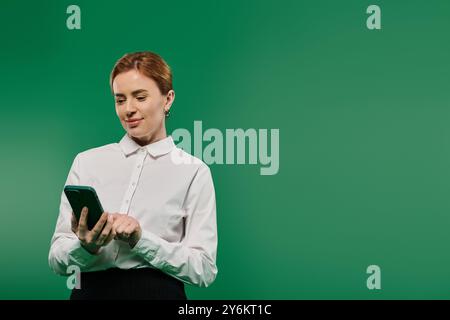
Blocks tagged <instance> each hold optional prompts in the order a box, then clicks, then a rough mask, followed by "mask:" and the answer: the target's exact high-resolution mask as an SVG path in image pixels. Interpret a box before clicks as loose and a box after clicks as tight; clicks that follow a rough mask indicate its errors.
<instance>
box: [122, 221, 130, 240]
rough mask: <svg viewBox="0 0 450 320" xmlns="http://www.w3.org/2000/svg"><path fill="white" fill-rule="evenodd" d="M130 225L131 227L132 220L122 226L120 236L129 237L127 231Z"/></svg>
mask: <svg viewBox="0 0 450 320" xmlns="http://www.w3.org/2000/svg"><path fill="white" fill-rule="evenodd" d="M130 227H131V229H133V221H130V222H128V223H127V224H126V225H125V227H124V228H123V231H122V237H124V238H125V239H128V238H129V237H130V234H131V232H127V230H128V229H130Z"/></svg>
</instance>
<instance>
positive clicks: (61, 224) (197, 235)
mask: <svg viewBox="0 0 450 320" xmlns="http://www.w3.org/2000/svg"><path fill="white" fill-rule="evenodd" d="M110 85H111V89H112V92H113V95H114V97H115V106H116V113H117V116H118V118H119V120H120V122H121V124H122V126H123V128H124V129H125V131H126V134H125V135H124V136H123V138H122V139H121V140H120V142H119V143H111V144H107V145H104V146H101V147H97V148H93V149H89V150H87V151H84V152H81V153H79V154H78V155H77V156H76V157H75V159H74V161H73V164H72V167H71V169H70V172H69V175H68V177H67V180H66V183H65V185H88V186H91V187H93V188H94V189H95V190H96V191H97V194H98V197H99V199H100V202H101V204H102V206H103V209H104V210H105V212H104V213H103V215H102V217H101V218H100V219H99V221H98V222H97V224H96V226H95V227H94V228H93V229H92V230H88V229H87V227H86V216H87V215H88V214H89V209H88V208H87V210H84V211H83V212H82V214H81V216H80V219H79V221H77V219H76V218H75V217H74V215H73V211H72V208H71V207H70V204H69V202H68V200H67V198H66V196H65V194H64V193H62V195H61V204H60V211H59V217H58V220H57V223H56V229H55V233H54V235H53V238H52V240H51V247H50V252H49V264H50V266H51V268H52V269H53V270H54V271H55V272H56V273H58V274H62V275H67V274H68V271H67V269H68V268H69V266H71V265H74V266H78V267H79V268H80V270H81V288H80V289H76V288H75V289H73V290H72V294H71V299H103V298H107V299H115V298H120V299H127V298H129V299H186V294H185V291H184V283H188V284H192V285H196V286H200V287H207V286H209V285H210V284H211V283H212V282H213V281H214V280H215V278H216V275H217V266H216V252H217V227H216V201H215V192H214V185H213V180H212V177H211V173H210V170H209V168H208V166H206V165H205V164H204V163H203V162H201V161H200V160H198V159H196V158H194V157H193V156H191V155H189V154H187V153H185V152H184V151H183V150H181V149H179V148H177V147H176V146H175V145H174V142H173V140H172V137H171V136H167V134H166V126H165V119H166V118H167V117H168V116H169V112H170V108H171V106H172V103H173V101H174V99H175V92H174V91H173V88H172V73H171V70H170V68H169V66H168V65H167V64H166V62H165V61H164V60H163V59H162V58H161V57H160V56H159V55H157V54H155V53H152V52H136V53H131V54H126V55H125V56H123V57H122V58H121V59H119V61H117V63H116V64H115V66H114V68H113V70H112V72H111V77H110ZM180 159H183V161H179V160H180ZM85 209H86V208H85Z"/></svg>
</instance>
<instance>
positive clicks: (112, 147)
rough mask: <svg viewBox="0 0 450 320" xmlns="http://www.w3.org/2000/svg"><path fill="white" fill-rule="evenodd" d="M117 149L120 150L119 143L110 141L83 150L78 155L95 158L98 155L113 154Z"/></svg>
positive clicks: (83, 157)
mask: <svg viewBox="0 0 450 320" xmlns="http://www.w3.org/2000/svg"><path fill="white" fill-rule="evenodd" d="M117 151H120V148H119V145H118V143H108V144H105V145H102V146H98V147H93V148H89V149H86V150H83V151H81V152H79V153H78V154H77V157H78V158H82V159H93V158H94V159H95V158H98V157H104V156H111V155H112V154H114V153H117Z"/></svg>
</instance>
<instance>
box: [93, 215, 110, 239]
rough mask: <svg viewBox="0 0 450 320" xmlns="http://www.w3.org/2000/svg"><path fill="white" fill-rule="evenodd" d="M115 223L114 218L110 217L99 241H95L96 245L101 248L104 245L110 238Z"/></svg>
mask: <svg viewBox="0 0 450 320" xmlns="http://www.w3.org/2000/svg"><path fill="white" fill-rule="evenodd" d="M113 221H114V219H113V217H112V216H109V215H108V219H107V222H106V225H105V227H104V228H103V231H102V232H101V233H100V235H99V236H98V238H97V240H96V241H95V244H96V245H98V246H101V245H103V244H104V241H105V239H106V238H107V237H108V236H109V234H110V232H111V229H112V225H113Z"/></svg>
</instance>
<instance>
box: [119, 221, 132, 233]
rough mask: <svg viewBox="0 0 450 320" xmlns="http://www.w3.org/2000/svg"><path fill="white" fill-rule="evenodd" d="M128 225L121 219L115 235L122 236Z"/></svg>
mask: <svg viewBox="0 0 450 320" xmlns="http://www.w3.org/2000/svg"><path fill="white" fill-rule="evenodd" d="M129 224H130V222H129V221H128V220H125V219H122V220H121V221H120V224H119V225H118V226H117V228H116V233H117V234H120V235H122V234H123V231H124V230H125V228H126V227H127V226H128V225H129Z"/></svg>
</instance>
